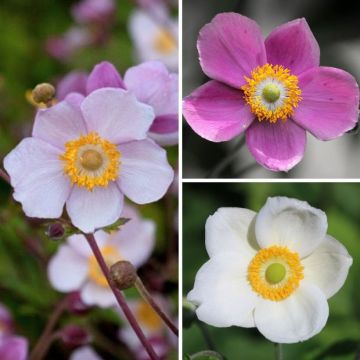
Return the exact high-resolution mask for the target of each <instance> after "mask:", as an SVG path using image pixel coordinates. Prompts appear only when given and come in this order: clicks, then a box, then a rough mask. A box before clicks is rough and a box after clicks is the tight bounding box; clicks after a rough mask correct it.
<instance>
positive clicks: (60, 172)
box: [4, 88, 173, 232]
mask: <svg viewBox="0 0 360 360" xmlns="http://www.w3.org/2000/svg"><path fill="white" fill-rule="evenodd" d="M79 96H80V95H79ZM80 97H81V96H80ZM79 101H81V104H80V103H79V104H78V105H76V104H74V103H68V102H66V101H62V102H60V103H58V104H56V105H54V106H53V107H51V108H49V109H46V110H40V111H38V113H37V115H36V119H35V124H34V128H33V134H32V135H33V136H32V137H30V138H26V139H24V140H23V141H22V142H21V143H20V144H19V145H18V146H17V147H16V148H15V149H14V150H13V151H11V152H10V154H8V155H7V156H6V158H5V160H4V166H5V169H6V170H7V172H8V173H9V175H10V179H11V184H12V186H13V187H14V189H15V192H14V198H15V199H16V200H17V201H19V202H21V204H22V206H23V209H24V211H25V213H26V215H28V216H29V217H39V218H58V217H60V216H61V214H62V212H63V207H64V204H65V203H66V209H67V213H68V214H69V216H70V218H71V221H72V223H73V224H74V225H75V226H76V227H78V228H79V229H80V230H82V231H83V232H93V231H94V230H95V229H98V228H101V227H103V226H107V225H110V224H112V223H114V222H115V221H116V220H117V219H118V218H119V217H120V214H121V211H122V209H123V198H124V194H125V195H126V196H127V197H128V198H130V199H131V200H132V201H133V202H135V203H138V204H146V203H149V202H153V201H157V200H158V199H160V198H161V197H162V196H163V195H164V194H165V193H166V191H167V189H168V187H169V186H170V184H171V182H172V180H173V170H172V168H171V167H170V165H169V164H168V162H167V159H166V152H165V150H163V149H162V148H160V147H159V146H158V145H156V144H155V143H154V142H153V141H152V140H150V139H148V137H147V132H148V130H149V128H150V126H151V124H152V122H153V119H154V113H153V110H152V108H151V107H150V106H148V105H145V104H143V103H140V102H138V101H137V100H136V98H135V96H134V95H133V94H132V93H131V92H129V91H125V90H123V89H111V88H104V89H99V90H96V91H94V92H92V93H91V94H90V95H88V96H87V97H86V98H85V99H83V97H81V99H79Z"/></svg>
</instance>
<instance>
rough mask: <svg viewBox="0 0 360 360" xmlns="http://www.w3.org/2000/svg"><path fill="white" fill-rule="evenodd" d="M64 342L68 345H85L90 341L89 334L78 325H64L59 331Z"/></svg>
mask: <svg viewBox="0 0 360 360" xmlns="http://www.w3.org/2000/svg"><path fill="white" fill-rule="evenodd" d="M60 336H61V339H62V341H63V342H64V344H66V345H68V346H70V347H77V346H82V345H86V344H88V343H89V342H90V341H91V336H90V334H89V333H88V332H87V331H86V330H85V329H84V328H82V327H80V326H78V325H66V326H65V327H64V328H63V329H62V330H61V332H60Z"/></svg>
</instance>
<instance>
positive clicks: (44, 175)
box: [4, 138, 71, 218]
mask: <svg viewBox="0 0 360 360" xmlns="http://www.w3.org/2000/svg"><path fill="white" fill-rule="evenodd" d="M59 156H60V152H59V150H58V149H57V148H55V147H53V146H52V145H50V144H48V143H46V142H44V141H42V140H39V139H34V138H26V139H24V140H23V141H21V143H20V144H19V145H18V146H17V147H16V148H15V149H14V150H12V151H11V152H10V153H9V154H8V155H7V156H6V157H5V160H4V167H5V169H6V171H7V172H8V174H9V175H10V178H11V185H12V186H13V187H14V190H15V192H14V198H15V200H17V201H19V202H20V203H21V204H22V206H23V210H24V212H25V214H26V215H27V216H29V217H38V218H58V217H60V216H61V214H62V212H63V206H64V204H65V201H66V199H67V198H68V196H69V194H70V190H71V185H70V181H69V179H68V178H67V177H66V176H64V174H63V165H62V162H61V160H60V159H59Z"/></svg>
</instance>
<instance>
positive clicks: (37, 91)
mask: <svg viewBox="0 0 360 360" xmlns="http://www.w3.org/2000/svg"><path fill="white" fill-rule="evenodd" d="M54 97H55V88H54V87H53V86H52V85H51V84H48V83H42V84H39V85H36V86H35V88H34V90H33V91H32V98H33V100H34V101H35V102H36V103H37V104H41V103H43V104H47V103H50V102H51V101H52V100H53V99H54Z"/></svg>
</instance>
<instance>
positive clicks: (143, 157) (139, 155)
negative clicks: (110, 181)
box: [118, 140, 174, 204]
mask: <svg viewBox="0 0 360 360" xmlns="http://www.w3.org/2000/svg"><path fill="white" fill-rule="evenodd" d="M118 149H119V151H120V152H121V160H120V161H121V163H120V176H119V180H118V184H119V186H120V189H121V191H122V192H123V193H124V194H125V195H126V196H127V197H128V198H129V199H130V200H132V201H133V202H135V203H137V204H147V203H150V202H154V201H157V200H159V199H160V198H162V197H163V196H164V195H165V193H166V191H167V189H168V188H169V186H170V185H171V182H172V180H173V178H174V171H173V169H172V168H171V166H170V165H169V163H168V161H167V158H166V151H165V150H164V149H162V148H161V147H160V146H158V145H156V144H155V143H154V142H153V141H151V140H142V141H133V142H129V143H127V144H122V145H119V146H118Z"/></svg>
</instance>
